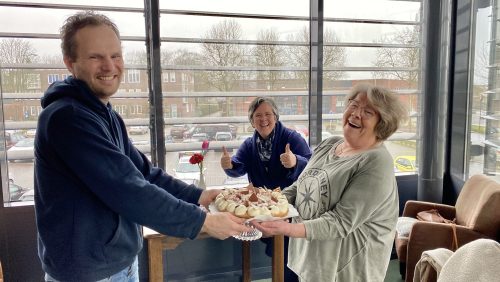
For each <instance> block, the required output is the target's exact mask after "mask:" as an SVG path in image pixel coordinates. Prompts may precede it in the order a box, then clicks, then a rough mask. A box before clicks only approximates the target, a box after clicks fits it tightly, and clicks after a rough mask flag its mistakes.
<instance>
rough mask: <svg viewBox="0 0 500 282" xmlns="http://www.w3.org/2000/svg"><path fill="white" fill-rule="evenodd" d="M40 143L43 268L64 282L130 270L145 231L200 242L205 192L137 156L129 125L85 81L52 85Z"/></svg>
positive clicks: (38, 171) (37, 203)
mask: <svg viewBox="0 0 500 282" xmlns="http://www.w3.org/2000/svg"><path fill="white" fill-rule="evenodd" d="M41 104H42V107H43V111H42V113H41V114H40V117H39V120H38V127H37V135H36V138H35V212H36V223H37V228H38V254H39V256H40V260H41V262H42V268H43V270H44V271H45V272H47V273H49V274H50V275H51V276H52V277H54V278H55V279H57V280H61V281H96V280H100V279H103V278H105V277H108V276H110V275H113V274H115V273H117V272H119V271H121V270H122V269H124V268H126V267H127V266H129V265H131V264H132V262H133V260H134V259H135V257H136V256H137V254H138V252H139V251H140V250H141V248H142V240H143V238H142V232H141V225H144V226H147V227H150V228H152V229H154V230H156V231H158V232H160V233H163V234H167V235H171V236H176V237H188V238H191V239H193V238H195V237H196V235H197V234H198V233H199V232H200V230H201V227H202V225H203V223H204V221H205V217H206V215H205V213H204V212H203V211H202V210H201V209H199V207H198V206H197V205H196V204H195V203H197V201H198V199H199V197H200V195H201V192H202V190H201V189H199V188H196V187H195V186H193V185H187V184H185V183H184V182H182V181H180V180H177V179H175V178H173V177H172V176H170V175H168V174H166V173H165V172H164V171H162V170H161V169H159V168H156V167H153V166H152V164H151V163H150V162H149V160H148V159H147V158H146V157H145V156H144V155H143V154H142V153H141V152H139V151H138V150H137V149H136V148H135V147H134V146H133V145H132V142H131V141H130V140H129V138H128V136H127V131H126V128H125V124H124V123H123V120H122V119H121V118H120V116H119V115H118V114H117V113H116V112H115V111H113V109H112V107H111V105H110V104H109V103H108V105H104V104H103V103H102V102H101V101H100V100H99V99H98V98H97V97H96V96H95V95H94V94H93V93H92V91H91V90H90V88H89V87H88V86H87V85H86V83H85V82H83V81H81V80H78V79H74V78H73V77H69V78H67V79H66V80H65V81H61V82H56V83H54V84H52V85H51V86H50V87H49V89H48V90H47V91H46V93H45V95H44V97H43V98H42V101H41Z"/></svg>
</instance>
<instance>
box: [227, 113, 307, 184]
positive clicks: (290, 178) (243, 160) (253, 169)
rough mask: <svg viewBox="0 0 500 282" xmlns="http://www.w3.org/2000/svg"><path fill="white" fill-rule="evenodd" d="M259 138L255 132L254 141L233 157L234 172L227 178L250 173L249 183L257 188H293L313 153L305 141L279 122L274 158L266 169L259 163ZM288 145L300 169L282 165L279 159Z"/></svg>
mask: <svg viewBox="0 0 500 282" xmlns="http://www.w3.org/2000/svg"><path fill="white" fill-rule="evenodd" d="M257 138H258V133H257V131H255V132H254V134H253V136H252V137H249V138H247V139H246V140H245V141H244V142H243V143H242V144H241V146H240V148H239V149H238V152H236V154H235V155H234V156H232V157H231V161H232V163H233V168H232V169H226V170H225V172H226V174H227V175H229V176H231V177H238V176H242V175H244V174H245V173H247V174H248V181H250V182H251V183H252V184H253V185H254V186H255V187H263V186H266V187H267V188H269V189H273V188H276V187H280V188H281V189H284V188H285V187H288V186H290V185H292V183H293V182H294V181H295V180H297V178H298V177H299V175H300V173H301V172H302V170H304V168H305V167H306V165H307V161H308V160H309V158H310V157H311V149H310V148H309V146H308V145H307V143H306V141H305V140H304V138H302V137H301V136H300V134H298V133H297V132H295V131H294V130H291V129H288V128H286V127H284V126H283V124H282V123H281V122H280V121H278V122H276V127H275V130H274V139H273V145H272V154H271V158H270V159H269V162H268V164H267V166H266V165H265V164H264V163H263V162H262V161H261V160H260V157H259V152H258V149H257ZM287 143H290V150H291V151H292V153H294V154H295V156H296V157H297V165H296V166H295V167H293V168H285V167H284V166H283V165H282V164H281V161H280V155H281V154H283V153H284V152H285V146H286V144H287Z"/></svg>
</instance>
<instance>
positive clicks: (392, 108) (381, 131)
mask: <svg viewBox="0 0 500 282" xmlns="http://www.w3.org/2000/svg"><path fill="white" fill-rule="evenodd" d="M360 93H366V96H367V98H368V103H369V104H370V105H371V106H373V108H374V109H375V110H376V111H377V113H378V114H379V115H380V121H379V122H378V123H377V125H376V126H375V134H376V135H377V139H378V140H387V138H389V137H390V136H391V135H392V134H393V133H394V132H396V130H398V128H399V127H400V125H401V123H402V122H404V121H405V120H406V119H407V118H408V110H407V109H406V107H405V105H404V104H403V103H402V102H401V101H400V100H399V98H398V96H397V95H396V94H395V93H394V92H392V91H391V90H389V89H387V88H384V87H380V86H373V85H371V84H365V83H362V84H357V85H355V86H354V87H353V88H352V89H351V92H350V93H349V94H348V96H347V99H346V101H348V100H349V99H354V98H355V97H356V96H358V94H360ZM346 106H347V103H346Z"/></svg>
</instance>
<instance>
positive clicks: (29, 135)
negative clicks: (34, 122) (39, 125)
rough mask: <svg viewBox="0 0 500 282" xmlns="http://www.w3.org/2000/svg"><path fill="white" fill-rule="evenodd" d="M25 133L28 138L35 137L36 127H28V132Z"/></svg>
mask: <svg viewBox="0 0 500 282" xmlns="http://www.w3.org/2000/svg"><path fill="white" fill-rule="evenodd" d="M24 135H25V136H26V137H28V138H35V135H36V129H28V130H26V133H24Z"/></svg>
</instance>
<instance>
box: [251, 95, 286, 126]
mask: <svg viewBox="0 0 500 282" xmlns="http://www.w3.org/2000/svg"><path fill="white" fill-rule="evenodd" d="M262 103H268V104H269V105H270V106H271V108H273V113H274V115H275V116H276V120H277V121H278V120H279V119H280V115H279V112H278V107H277V106H276V103H275V102H274V100H273V99H271V98H268V97H257V98H255V99H254V100H253V101H252V102H251V103H250V106H249V107H248V120H249V121H250V122H252V121H253V113H255V110H257V108H258V107H259V106H260V105H261V104H262Z"/></svg>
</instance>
